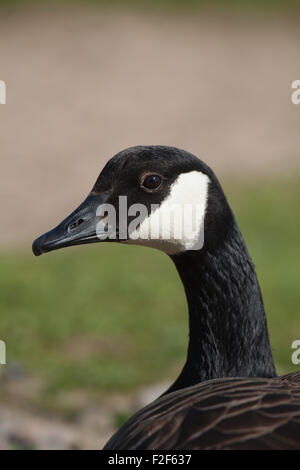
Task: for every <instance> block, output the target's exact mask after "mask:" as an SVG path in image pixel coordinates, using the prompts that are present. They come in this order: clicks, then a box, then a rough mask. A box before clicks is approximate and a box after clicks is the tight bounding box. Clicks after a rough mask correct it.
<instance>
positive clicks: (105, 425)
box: [0, 6, 300, 448]
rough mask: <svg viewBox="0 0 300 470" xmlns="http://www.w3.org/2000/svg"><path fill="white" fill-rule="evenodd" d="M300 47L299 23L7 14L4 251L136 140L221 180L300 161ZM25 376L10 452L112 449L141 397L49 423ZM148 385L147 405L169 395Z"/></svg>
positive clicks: (0, 196)
mask: <svg viewBox="0 0 300 470" xmlns="http://www.w3.org/2000/svg"><path fill="white" fill-rule="evenodd" d="M299 43H300V28H299V21H298V19H279V18H276V17H274V18H272V17H267V16H265V17H263V18H261V17H254V16H251V17H249V15H248V16H246V15H244V16H236V15H229V14H227V15H226V16H223V15H221V14H214V15H212V14H210V13H197V14H194V15H192V14H188V13H186V14H183V13H182V14H181V15H180V16H179V15H175V14H174V13H172V14H170V13H169V14H168V13H167V12H165V13H158V12H157V13H153V12H152V13H150V12H145V11H140V12H132V11H129V10H125V9H123V10H121V9H109V8H105V9H104V8H101V9H97V8H96V7H93V6H89V7H88V6H85V7H77V8H73V9H72V10H70V9H67V8H66V7H64V8H59V6H56V7H55V9H54V8H53V9H51V10H40V9H38V10H37V9H35V10H32V9H31V10H28V9H24V10H22V11H20V10H17V11H14V10H9V11H6V12H1V13H0V79H1V80H5V82H6V86H7V104H6V105H0V149H1V150H0V155H1V172H0V200H1V231H0V243H1V244H2V248H3V247H6V246H8V245H11V246H14V245H16V244H18V245H25V246H26V247H27V248H28V250H30V244H31V242H32V240H33V239H34V238H35V237H36V236H37V235H39V234H40V233H42V232H44V231H46V230H48V229H49V228H51V227H52V226H53V224H56V223H57V222H58V221H60V220H61V219H62V218H63V217H64V216H65V215H66V214H67V213H69V212H70V209H72V208H73V207H74V206H76V205H77V204H78V203H79V202H81V200H82V198H83V196H85V195H86V194H87V193H88V191H89V190H90V188H91V186H92V184H93V183H94V180H95V179H96V177H97V175H98V173H99V171H100V170H101V168H102V167H103V165H104V163H105V162H106V161H107V159H109V158H110V157H111V156H112V155H113V154H114V153H116V152H117V151H119V150H121V149H123V148H125V147H128V146H131V145H137V144H166V145H174V146H178V147H181V148H185V149H187V150H189V151H191V152H193V153H195V154H196V155H198V156H199V157H201V158H203V159H204V160H205V161H206V162H207V163H208V164H209V165H210V166H212V167H213V168H214V169H215V170H216V172H217V174H218V176H219V177H221V179H222V178H224V177H229V178H239V179H242V178H248V177H251V178H267V177H269V175H274V174H277V175H278V174H281V173H282V172H285V173H286V172H291V171H297V170H298V169H299V162H300V135H299V126H300V105H299V106H296V105H293V104H292V103H291V92H292V90H291V82H292V81H293V80H296V79H300V70H299ZM26 380H27V378H26V377H25V378H24V379H23V378H21V379H18V378H17V379H16V380H15V379H11V380H9V381H7V380H6V381H5V384H6V385H5V387H6V388H5V389H2V393H3V390H4V392H5V390H6V392H7V396H8V397H9V400H8V401H7V400H6V399H1V405H0V448H30V447H35V448H74V447H75V448H78V447H79V448H99V447H101V446H102V445H103V444H104V443H105V441H106V440H107V438H108V437H109V435H110V434H111V432H112V430H113V429H114V427H115V423H114V422H113V416H114V414H115V413H116V412H123V411H124V410H127V411H128V408H129V407H130V406H131V405H130V403H131V402H130V401H129V398H128V397H123V398H120V397H117V398H116V400H115V401H114V402H113V403H110V404H109V403H105V404H104V405H103V404H102V405H93V406H86V405H84V406H83V408H82V409H81V411H80V412H79V415H78V417H77V418H76V420H73V421H71V422H70V420H66V419H63V418H58V417H53V419H52V418H51V419H50V418H49V416H48V415H46V416H44V415H43V414H41V413H39V412H38V411H37V410H36V409H32V408H31V407H30V406H29V405H28V403H29V402H31V401H32V397H29V398H28V397H27V396H26V393H27V391H28V390H30V393H33V390H34V387H32V385H30V384H29V385H28V384H27V383H26ZM24 381H25V382H24ZM7 387H8V388H7ZM150 392H151V390H150ZM143 393H144V392H143ZM145 393H146V396H147V398H146V399H144V398H143V399H142V400H140V405H142V404H144V402H147V401H150V398H151V399H152V398H154V397H155V396H157V395H158V394H159V393H157V389H155V390H154V392H153V394H152V395H153V396H152V395H151V393H150V395H151V397H150V395H149V390H147V391H146V392H145ZM143 396H144V395H143ZM69 398H70V397H69ZM133 398H134V403H135V405H134V407H138V406H137V404H138V403H139V398H138V397H137V395H136V396H135V397H133ZM68 400H69V399H68ZM83 401H84V403H85V404H86V403H87V398H86V397H85V398H84V400H83ZM74 403H75V405H76V407H79V403H78V401H76V400H75V402H74ZM122 403H123V404H122ZM16 404H17V405H16Z"/></svg>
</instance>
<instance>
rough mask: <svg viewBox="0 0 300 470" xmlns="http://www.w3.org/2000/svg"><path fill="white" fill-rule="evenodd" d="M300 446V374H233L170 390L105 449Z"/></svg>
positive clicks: (138, 416) (129, 422)
mask: <svg viewBox="0 0 300 470" xmlns="http://www.w3.org/2000/svg"><path fill="white" fill-rule="evenodd" d="M299 448H300V373H298V374H293V375H292V376H289V375H286V376H283V377H278V378H273V379H262V378H228V379H221V380H220V379H215V380H209V381H206V382H201V383H199V384H197V385H193V386H191V387H187V388H185V389H182V390H178V391H177V392H173V393H170V394H167V395H165V396H163V397H161V398H159V399H157V400H155V401H154V402H153V403H151V404H150V405H149V406H146V407H145V408H143V409H142V410H141V411H139V412H137V413H136V414H135V415H134V416H132V418H130V419H129V420H128V421H127V422H126V423H125V424H124V426H122V427H121V429H120V430H119V431H118V432H117V433H116V434H115V435H114V436H113V437H112V438H111V439H110V440H109V441H108V443H107V444H106V446H105V448H104V449H105V450H119V449H122V450H155V449H161V450H172V449H174V450H186V449H189V450H197V449H207V450H219V449H226V450H234V449H235V450H238V449H239V450H241V449H248V450H253V449H260V450H267V449H273V450H274V449H278V450H279V449H282V450H283V449H284V450H295V449H299Z"/></svg>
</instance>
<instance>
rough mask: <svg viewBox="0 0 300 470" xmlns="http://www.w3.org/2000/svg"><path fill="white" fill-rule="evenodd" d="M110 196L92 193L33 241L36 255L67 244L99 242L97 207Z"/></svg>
mask: <svg viewBox="0 0 300 470" xmlns="http://www.w3.org/2000/svg"><path fill="white" fill-rule="evenodd" d="M108 196H109V194H108V193H102V194H93V193H90V194H89V196H88V197H87V198H86V199H85V201H83V203H82V204H80V206H79V207H77V209H75V211H74V212H72V214H71V215H69V216H68V217H67V218H66V219H65V220H63V221H62V222H61V223H60V224H59V225H58V226H57V227H55V228H54V229H53V230H50V231H49V232H47V233H45V234H44V235H41V236H40V237H39V238H37V239H36V240H35V241H34V242H33V245H32V251H33V253H34V254H35V256H39V255H41V254H42V253H46V252H48V251H52V250H58V249H59V248H64V247H66V246H72V245H82V244H84V243H96V242H99V241H100V240H101V238H100V237H99V231H97V224H98V222H99V221H100V217H98V216H97V209H98V208H99V206H100V205H101V204H103V203H105V202H106V201H107V198H108Z"/></svg>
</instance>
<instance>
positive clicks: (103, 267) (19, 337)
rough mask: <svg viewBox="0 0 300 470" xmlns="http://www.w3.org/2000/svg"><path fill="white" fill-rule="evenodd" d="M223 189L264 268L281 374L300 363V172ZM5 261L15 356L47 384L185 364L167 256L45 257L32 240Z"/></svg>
mask: <svg viewBox="0 0 300 470" xmlns="http://www.w3.org/2000/svg"><path fill="white" fill-rule="evenodd" d="M224 187H225V190H226V192H227V194H228V197H229V200H230V202H231V205H232V207H233V209H234V212H235V214H236V217H237V219H238V222H239V225H240V228H241V230H242V232H243V234H244V236H245V239H246V242H247V245H248V248H249V250H250V253H251V255H252V257H253V259H254V261H255V264H256V267H257V272H258V276H259V279H260V282H261V287H262V292H263V296H264V300H265V306H266V310H267V314H268V322H269V329H270V335H271V342H272V346H273V350H274V357H275V360H276V364H277V366H278V368H279V372H280V373H282V372H289V371H294V370H297V366H293V364H292V363H291V360H290V357H291V352H292V350H291V343H292V341H293V340H294V339H300V320H299V318H300V315H299V314H300V289H299V287H300V286H299V271H300V257H299V232H300V219H299V215H298V214H299V203H300V190H299V179H296V178H295V179H293V180H292V181H291V180H286V181H282V182H275V181H274V182H273V183H261V184H259V185H258V186H257V187H253V186H250V185H248V186H240V187H238V186H237V185H232V184H229V183H228V182H227V183H225V184H224ZM0 262H1V275H0V276H1V278H0V308H1V317H0V339H3V340H5V341H6V345H7V361H8V363H12V362H14V361H17V362H19V363H21V364H22V365H23V366H24V367H25V369H26V371H27V372H28V373H33V374H38V375H39V376H41V377H42V378H43V380H44V383H45V387H46V391H48V392H50V393H51V394H53V393H54V392H57V391H60V390H63V389H77V388H80V389H82V388H84V389H86V390H91V391H97V393H99V392H100V391H102V392H103V393H105V392H109V391H114V390H116V391H121V390H128V389H131V388H134V387H136V386H137V385H141V384H143V383H150V382H154V381H157V380H165V379H166V378H168V377H169V378H173V379H174V378H175V376H176V374H177V373H178V372H179V370H180V367H181V366H182V365H183V363H184V359H185V353H186V347H187V335H188V331H187V308H186V304H185V298H184V292H183V288H182V286H181V284H180V282H179V279H178V276H177V273H176V271H175V268H174V267H173V265H172V263H171V261H170V260H169V259H168V257H167V256H165V255H163V254H162V253H159V252H157V251H155V250H151V249H146V248H138V247H127V246H120V245H117V244H102V245H91V246H83V247H74V248H68V249H67V250H60V251H57V252H53V253H49V254H47V255H44V256H42V257H39V258H35V257H34V256H33V255H32V254H31V252H30V247H28V250H27V251H26V250H25V251H13V250H11V251H10V252H7V253H4V252H2V253H1V254H0ZM1 367H6V366H1ZM298 368H299V367H298Z"/></svg>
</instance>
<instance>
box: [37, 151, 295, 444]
mask: <svg viewBox="0 0 300 470" xmlns="http://www.w3.org/2000/svg"><path fill="white" fill-rule="evenodd" d="M122 196H126V197H127V207H128V208H129V207H131V208H136V207H137V206H136V205H137V204H139V205H141V204H142V205H143V207H146V208H147V213H146V215H145V214H144V215H143V217H141V218H140V219H139V221H138V224H136V225H133V227H134V228H132V229H130V223H131V222H134V215H136V212H134V210H133V211H132V212H130V211H128V212H125V219H126V220H125V222H126V224H125V227H126V230H125V232H124V226H123V225H124V224H123V222H124V213H123V215H122V218H121V216H120V214H121V208H120V200H121V197H122ZM108 204H110V205H111V206H112V207H113V208H114V210H115V214H116V216H117V217H116V220H117V222H116V223H115V225H114V223H111V221H110V219H108ZM188 204H190V205H191V206H192V208H193V210H194V212H193V217H192V218H193V224H194V230H192V229H191V227H189V228H190V230H189V231H188V235H187V234H186V233H185V232H184V231H183V234H182V236H180V237H178V236H175V232H176V229H178V227H176V223H178V224H180V225H189V224H190V223H191V220H190V219H189V218H183V219H180V218H179V219H172V223H171V224H170V225H169V229H170V230H169V231H164V230H161V225H159V224H162V221H163V220H165V219H166V218H167V216H168V215H169V213H170V211H171V208H172V207H173V206H174V205H177V206H178V205H179V207H181V208H183V209H184V208H185V207H186V205H188ZM138 207H140V206H138ZM183 212H184V211H183ZM195 214H196V215H195ZM190 218H191V217H190ZM121 219H122V220H121ZM178 220H179V222H178ZM99 222H100V228H99ZM121 224H122V227H121ZM158 226H159V227H158ZM149 227H151V230H152V229H153V230H152V231H151V237H149V236H148V237H147V236H142V235H143V234H144V235H145V234H146V235H147V234H148V235H149ZM121 232H122V233H121ZM176 233H177V232H176ZM178 233H179V232H178ZM108 235H109V236H108ZM203 237H204V238H203ZM99 241H118V242H122V243H131V244H133V243H134V244H142V245H145V246H149V247H154V248H157V249H160V250H162V251H164V252H165V253H167V254H168V255H169V256H170V258H171V259H172V260H173V262H174V263H175V266H176V268H177V270H178V273H179V275H180V277H181V279H182V282H183V284H184V288H185V292H186V297H187V302H188V308H189V330H190V332H189V346H188V352H187V360H186V363H185V365H184V367H183V370H182V372H181V374H180V375H179V377H178V378H177V380H176V381H175V382H174V384H173V385H172V386H171V387H170V388H169V389H168V390H167V391H166V392H165V393H164V395H163V396H161V397H160V398H158V399H157V400H155V401H154V402H153V403H152V404H150V405H149V406H147V407H146V408H144V409H142V410H141V411H139V412H138V413H137V414H135V415H134V416H133V417H132V418H131V419H130V420H129V421H128V422H127V423H125V425H123V426H122V427H121V429H120V430H119V431H118V432H117V433H116V434H115V435H114V436H113V437H112V438H111V440H110V441H109V442H108V443H107V445H106V447H105V449H207V448H239V449H240V448H279V449H290V448H300V373H295V374H289V375H287V376H284V377H281V378H277V377H276V372H275V367H274V363H273V357H272V352H271V347H270V343H269V337H268V330H267V324H266V317H265V312H264V307H263V301H262V297H261V293H260V288H259V284H258V281H257V277H256V273H255V269H254V266H253V263H252V261H251V258H250V256H249V253H248V251H247V248H246V245H245V242H244V240H243V237H242V235H241V233H240V231H239V229H238V226H237V223H236V220H235V218H234V215H233V213H232V211H231V209H230V206H229V204H228V202H227V200H226V197H225V195H224V193H223V190H222V188H221V186H220V184H219V182H218V180H217V178H216V176H215V175H214V173H213V171H212V170H211V169H210V168H209V167H208V166H207V165H206V164H205V163H203V162H202V161H201V160H199V159H198V158H197V157H195V156H194V155H192V154H190V153H188V152H185V151H183V150H179V149H176V148H172V147H165V146H139V147H132V148H129V149H127V150H124V151H122V152H120V153H118V154H117V155H115V156H114V157H113V158H112V159H111V160H109V162H108V163H107V164H106V166H105V167H104V169H103V170H102V172H101V173H100V175H99V177H98V179H97V181H96V183H95V185H94V187H93V189H92V191H91V192H90V194H89V195H88V197H87V198H86V199H85V201H84V202H83V203H82V204H81V205H80V206H79V207H78V208H77V209H76V210H75V211H74V212H72V214H71V215H70V216H69V217H67V218H66V219H65V220H64V221H63V222H61V223H60V224H59V225H58V226H57V227H56V228H54V229H53V230H51V231H49V232H47V233H46V234H44V235H42V236H41V237H39V238H38V239H36V240H35V242H34V243H33V252H34V254H35V255H40V254H42V253H45V252H48V251H51V250H55V249H58V248H63V247H67V246H70V245H79V244H85V243H94V242H99Z"/></svg>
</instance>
